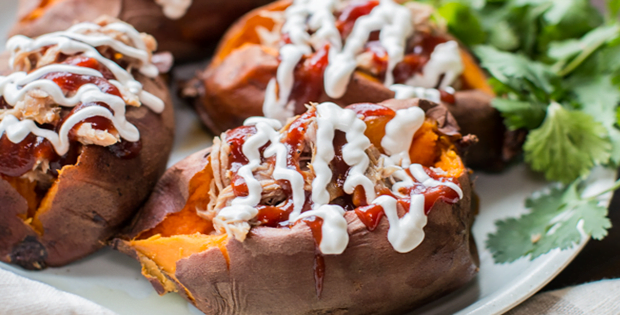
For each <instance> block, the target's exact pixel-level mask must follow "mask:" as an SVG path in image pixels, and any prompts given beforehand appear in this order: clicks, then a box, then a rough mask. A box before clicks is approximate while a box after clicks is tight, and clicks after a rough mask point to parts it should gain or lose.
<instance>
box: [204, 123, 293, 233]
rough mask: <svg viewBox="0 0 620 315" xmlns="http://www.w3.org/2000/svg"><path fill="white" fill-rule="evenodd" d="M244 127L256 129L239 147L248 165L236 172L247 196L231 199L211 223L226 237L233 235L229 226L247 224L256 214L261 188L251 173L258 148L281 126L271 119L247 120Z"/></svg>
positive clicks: (255, 165)
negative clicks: (242, 182) (223, 232)
mask: <svg viewBox="0 0 620 315" xmlns="http://www.w3.org/2000/svg"><path fill="white" fill-rule="evenodd" d="M244 125H245V126H251V125H254V126H255V127H256V133H255V134H253V135H252V136H250V137H248V138H247V139H246V140H245V142H244V143H243V146H242V147H241V151H242V152H243V155H245V157H246V158H247V159H248V164H245V165H243V166H242V167H241V168H239V170H238V171H237V174H238V175H239V176H241V177H243V180H244V181H245V184H246V185H247V187H248V195H247V196H246V197H237V198H235V199H233V200H232V202H231V204H230V206H227V207H225V208H223V209H222V210H220V211H219V212H218V214H217V216H216V217H215V220H214V221H213V222H214V224H215V226H216V228H220V227H223V228H224V229H226V231H227V233H228V235H233V234H232V233H230V232H229V225H231V224H239V223H241V224H247V222H248V221H250V220H252V219H253V218H254V217H256V215H257V214H258V210H257V209H256V206H257V205H258V203H259V202H260V199H261V193H262V191H263V188H262V187H261V185H260V183H259V182H258V180H256V178H254V174H253V173H252V172H254V170H256V169H257V168H258V167H259V166H260V162H261V155H260V148H261V147H262V146H264V145H265V144H267V142H269V134H270V131H273V130H274V129H275V128H280V127H281V126H282V125H281V124H280V122H278V121H276V120H272V119H263V120H258V119H248V120H246V121H245V122H244Z"/></svg>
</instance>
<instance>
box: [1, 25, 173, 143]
mask: <svg viewBox="0 0 620 315" xmlns="http://www.w3.org/2000/svg"><path fill="white" fill-rule="evenodd" d="M110 30H114V31H118V32H121V33H123V34H124V35H126V36H127V37H128V38H129V39H130V40H131V41H132V43H133V46H135V47H132V46H128V45H126V44H124V43H123V42H121V41H118V40H115V39H113V38H112V37H110V36H107V35H102V34H84V33H86V32H89V31H99V32H105V31H110ZM46 46H57V47H58V49H59V50H60V52H61V53H64V54H66V55H75V54H79V53H81V54H83V55H84V56H86V57H90V58H94V59H96V60H97V61H98V62H100V63H101V64H103V65H104V66H105V67H107V68H108V69H109V70H110V71H111V72H112V74H113V75H114V76H115V78H116V80H109V81H110V83H111V84H113V85H114V86H116V87H118V88H119V91H120V92H121V94H122V95H123V98H120V97H118V96H115V95H111V94H107V93H104V92H102V91H101V90H100V89H99V88H98V87H97V86H96V85H94V84H85V85H83V86H81V87H80V88H79V89H78V91H77V92H76V93H75V94H74V95H73V96H71V97H66V96H65V92H63V91H62V89H61V88H60V87H59V86H58V85H57V84H56V83H55V82H53V81H51V80H46V79H41V77H43V76H45V75H46V74H50V73H59V72H60V73H62V72H66V73H73V74H78V75H88V76H94V77H103V75H102V74H101V73H100V72H99V71H97V70H94V69H90V68H85V67H78V66H72V65H62V64H51V65H47V66H44V67H41V68H39V69H36V70H35V71H33V72H31V73H29V74H28V73H26V72H23V71H19V72H14V73H12V74H11V75H9V76H0V96H3V97H4V99H5V100H6V102H7V103H8V104H9V105H11V106H15V105H16V104H17V103H18V102H19V101H21V100H23V99H24V97H25V96H26V93H28V92H29V91H32V90H41V91H44V92H45V93H47V94H48V95H49V96H50V97H51V98H52V99H53V101H54V103H55V104H58V105H60V106H65V107H75V106H77V105H78V104H81V103H95V102H101V103H105V104H106V105H108V106H109V107H110V108H111V109H112V111H113V112H114V114H112V113H111V112H110V111H109V110H107V109H106V108H104V107H102V106H89V107H86V108H83V109H81V110H79V111H77V112H75V113H74V114H73V115H71V116H70V117H69V118H68V119H67V120H66V121H64V122H63V124H62V127H61V129H60V130H59V132H58V133H56V132H54V131H51V130H47V129H42V128H40V127H38V126H37V125H36V124H35V123H34V122H33V121H31V120H23V121H20V120H19V119H17V118H16V117H15V116H13V115H7V116H5V118H4V119H3V120H2V121H1V122H0V135H1V134H3V133H6V134H7V137H8V139H9V140H10V141H11V142H13V143H19V142H21V141H22V140H24V139H25V138H26V136H28V134H30V133H32V134H34V135H36V136H39V137H43V138H45V139H47V140H49V141H50V142H51V144H52V145H53V146H54V149H55V150H56V152H57V153H58V154H59V155H64V154H65V153H66V152H67V151H68V150H69V138H68V134H69V131H70V130H71V129H72V128H73V127H74V126H75V125H77V124H78V123H80V122H81V121H83V120H85V119H87V118H90V117H95V116H101V117H105V118H107V119H109V120H110V121H111V122H112V124H113V125H114V127H115V128H116V129H117V131H118V132H119V134H120V136H121V137H122V138H124V139H126V140H127V141H131V142H135V141H138V140H139V139H140V132H139V131H138V129H137V128H136V127H135V126H134V125H132V124H131V123H129V122H128V121H127V120H126V117H125V107H126V101H125V100H127V99H135V98H136V97H137V98H139V100H140V102H141V103H142V104H144V105H146V106H148V107H149V108H150V109H151V110H153V111H154V112H156V113H161V112H162V111H163V109H164V102H163V101H162V100H161V99H159V98H158V97H156V96H154V95H152V94H150V93H148V92H146V91H144V90H143V89H142V84H141V83H140V82H138V81H137V80H135V78H134V77H133V75H132V74H130V73H129V72H128V71H127V70H125V69H123V68H121V67H120V66H119V65H118V64H117V63H116V62H114V61H112V60H110V59H108V58H105V57H103V56H102V55H101V54H100V53H99V52H98V51H97V49H96V47H99V46H109V47H111V48H112V49H114V50H115V51H116V52H118V53H120V54H123V55H126V56H129V57H131V58H135V59H137V60H138V61H139V62H140V68H139V71H140V72H141V73H142V74H143V75H145V76H147V77H150V78H154V77H156V76H157V75H158V74H159V72H158V70H157V68H156V67H155V65H153V64H151V63H150V60H149V58H150V57H149V52H148V51H147V50H146V49H147V48H146V45H145V43H144V41H143V40H142V39H141V37H140V33H138V31H136V30H135V29H134V28H133V27H132V26H130V25H128V24H126V23H120V22H119V23H112V24H109V25H106V26H99V25H97V24H93V23H81V24H76V25H74V26H73V27H71V28H69V29H68V30H67V31H62V32H54V33H50V34H47V35H43V36H40V37H38V38H36V39H31V38H28V37H25V36H21V35H17V36H14V37H12V38H11V39H10V40H9V41H8V43H7V48H8V49H9V50H10V51H11V59H10V61H9V63H10V65H11V66H13V64H14V61H15V57H16V55H17V54H18V53H22V52H30V51H35V50H39V49H41V48H43V47H46Z"/></svg>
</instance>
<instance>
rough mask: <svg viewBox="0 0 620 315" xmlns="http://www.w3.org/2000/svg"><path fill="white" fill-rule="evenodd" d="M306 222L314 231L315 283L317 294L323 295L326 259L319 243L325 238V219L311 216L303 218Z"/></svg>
mask: <svg viewBox="0 0 620 315" xmlns="http://www.w3.org/2000/svg"><path fill="white" fill-rule="evenodd" d="M302 221H303V222H304V223H306V224H307V225H308V227H309V228H310V230H311V231H312V236H313V237H314V246H315V248H316V249H315V254H314V268H313V269H314V285H315V290H316V296H317V297H321V293H322V292H323V280H324V278H325V260H324V258H323V254H321V250H320V249H319V244H321V240H322V239H323V231H322V229H321V228H322V227H323V219H321V218H318V217H309V218H306V219H303V220H302Z"/></svg>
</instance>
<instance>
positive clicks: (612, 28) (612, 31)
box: [547, 24, 620, 76]
mask: <svg viewBox="0 0 620 315" xmlns="http://www.w3.org/2000/svg"><path fill="white" fill-rule="evenodd" d="M618 35H620V26H619V25H617V24H613V25H608V26H601V27H597V28H595V29H594V30H592V31H590V32H589V33H587V34H586V35H584V36H583V37H582V38H581V39H579V40H576V39H570V40H567V41H563V42H555V43H551V45H550V48H549V51H548V53H547V54H548V55H549V57H551V58H553V59H555V60H558V63H557V64H556V65H555V66H554V68H557V71H558V73H559V74H560V75H561V76H566V75H568V74H569V73H571V72H572V71H573V70H575V69H577V68H578V67H579V66H580V65H581V64H582V63H583V62H584V61H585V60H586V59H587V58H588V57H590V55H592V54H593V53H594V52H595V51H597V50H598V49H599V48H600V47H602V46H603V45H605V44H606V43H609V42H611V41H613V40H615V39H617V38H618ZM575 56H576V57H575ZM572 57H575V58H574V59H572V61H571V62H570V63H569V62H568V61H569V59H571V58H572ZM564 65H566V66H564ZM560 67H563V68H562V69H560Z"/></svg>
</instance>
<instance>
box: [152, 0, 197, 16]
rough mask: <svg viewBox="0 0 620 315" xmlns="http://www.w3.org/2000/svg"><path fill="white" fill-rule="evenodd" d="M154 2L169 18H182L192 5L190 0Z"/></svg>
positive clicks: (161, 0)
mask: <svg viewBox="0 0 620 315" xmlns="http://www.w3.org/2000/svg"><path fill="white" fill-rule="evenodd" d="M155 2H156V3H157V4H159V5H160V6H161V7H162V9H163V11H164V15H165V16H166V17H167V18H169V19H171V20H178V19H180V18H182V17H183V16H184V15H185V13H187V9H188V8H189V6H190V5H192V0H155Z"/></svg>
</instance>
